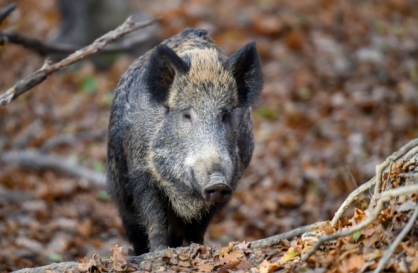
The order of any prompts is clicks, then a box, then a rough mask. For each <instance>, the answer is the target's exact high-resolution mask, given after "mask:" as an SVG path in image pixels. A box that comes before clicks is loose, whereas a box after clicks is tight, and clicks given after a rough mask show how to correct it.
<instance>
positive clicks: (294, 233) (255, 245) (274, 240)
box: [249, 221, 326, 249]
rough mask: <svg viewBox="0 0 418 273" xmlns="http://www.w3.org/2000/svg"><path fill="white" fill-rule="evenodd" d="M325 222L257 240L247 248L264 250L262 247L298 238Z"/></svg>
mask: <svg viewBox="0 0 418 273" xmlns="http://www.w3.org/2000/svg"><path fill="white" fill-rule="evenodd" d="M325 223H326V222H325V221H324V222H318V223H314V224H311V225H307V226H303V227H298V228H296V229H294V230H291V231H288V232H285V233H282V234H277V235H274V236H271V237H269V238H265V239H261V240H257V241H253V242H251V243H250V245H249V248H251V249H255V248H264V247H270V246H273V245H277V244H279V243H280V241H281V240H288V239H291V238H293V237H296V236H299V235H301V234H303V233H305V232H308V231H311V230H313V229H315V228H318V227H320V226H322V225H324V224H325Z"/></svg>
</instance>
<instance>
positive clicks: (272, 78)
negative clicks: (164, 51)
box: [0, 0, 418, 272]
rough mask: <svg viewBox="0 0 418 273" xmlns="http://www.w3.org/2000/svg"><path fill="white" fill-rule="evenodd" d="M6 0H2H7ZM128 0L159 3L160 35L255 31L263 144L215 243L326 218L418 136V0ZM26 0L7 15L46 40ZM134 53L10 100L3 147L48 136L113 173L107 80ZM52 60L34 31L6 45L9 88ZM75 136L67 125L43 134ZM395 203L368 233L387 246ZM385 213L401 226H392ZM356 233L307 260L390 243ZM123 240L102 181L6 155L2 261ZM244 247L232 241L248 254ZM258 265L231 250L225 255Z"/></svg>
mask: <svg viewBox="0 0 418 273" xmlns="http://www.w3.org/2000/svg"><path fill="white" fill-rule="evenodd" d="M11 2H12V1H9V0H0V9H1V8H2V7H3V6H5V5H6V4H9V3H11ZM132 2H133V5H134V7H135V8H137V9H139V8H140V9H141V10H142V11H144V12H147V13H149V14H150V15H151V16H155V17H158V16H161V17H162V18H163V19H162V21H161V23H160V24H159V31H158V39H159V40H162V39H164V38H167V37H170V36H172V35H174V34H176V33H178V32H179V31H181V30H182V29H184V28H186V27H202V28H207V29H209V30H210V31H211V32H212V36H213V37H214V40H215V41H216V43H217V44H218V45H219V46H220V47H221V48H222V49H223V50H224V51H225V52H226V53H227V54H228V55H230V54H232V53H234V52H235V51H237V50H238V49H239V48H240V47H242V46H243V45H244V44H246V43H247V42H250V41H253V40H254V41H256V42H257V47H258V49H259V52H260V55H261V58H262V65H263V70H264V74H265V87H264V91H263V95H262V101H261V103H260V105H259V106H257V107H255V108H254V109H253V119H254V133H255V139H256V148H255V151H254V154H253V159H252V162H251V165H250V167H249V168H248V170H247V171H246V173H245V175H244V177H243V178H242V180H241V183H240V186H239V188H238V190H237V191H236V192H235V193H234V196H233V198H232V200H231V202H230V203H229V205H228V206H227V208H226V209H225V210H224V211H223V212H222V213H221V214H220V215H219V216H218V217H217V218H216V219H215V221H214V222H213V223H212V224H211V225H210V227H209V229H208V232H207V237H206V244H207V245H208V246H210V247H212V248H216V247H218V246H227V245H228V243H229V242H233V241H246V242H251V241H253V240H257V239H261V238H266V237H269V236H273V235H275V234H279V233H282V232H285V231H289V230H292V229H294V228H297V227H300V226H303V225H308V224H311V223H315V222H318V221H324V220H329V219H331V218H332V217H333V215H334V213H335V212H336V210H337V209H338V207H339V206H340V204H342V202H343V201H344V200H345V198H346V197H347V196H348V194H349V193H350V192H352V191H353V190H354V189H356V188H357V187H358V186H359V185H360V184H362V183H364V182H366V181H368V180H369V179H370V178H371V177H373V176H374V175H375V172H376V168H375V167H376V165H378V164H380V163H381V162H383V161H384V160H385V158H386V157H387V156H389V155H390V154H391V153H392V152H394V151H396V150H398V149H399V148H400V147H401V146H403V145H404V144H406V143H407V142H408V141H409V140H411V139H414V138H418V27H417V26H418V1H415V0H388V1H377V0H376V1H362V0H354V1H332V0H323V1H319V0H318V1H269V0H267V1H265V0H263V1H249V0H244V1H243V0H228V1H226V0H225V1H213V0H187V1H152V2H151V1H132ZM17 4H18V10H17V11H15V12H13V14H11V15H10V16H9V18H8V19H7V20H5V21H4V22H3V23H1V24H0V30H6V29H10V30H16V31H19V32H20V33H23V34H26V35H28V36H31V37H37V38H38V39H40V40H43V41H48V40H51V39H52V38H53V37H54V35H56V34H57V31H58V24H59V14H58V13H57V10H56V8H55V2H54V1H53V0H44V1H30V0H21V1H17ZM162 7H164V8H162ZM134 59H135V56H131V55H118V56H117V58H115V62H114V63H113V65H112V66H111V67H109V68H108V69H107V70H99V69H97V68H96V67H95V65H94V64H93V63H92V62H90V61H83V62H81V63H79V64H77V65H75V66H74V67H72V69H67V70H65V71H63V72H60V73H57V74H55V75H52V76H50V77H49V78H48V79H47V80H46V81H44V82H43V83H42V84H40V85H39V86H37V87H35V88H34V89H33V90H31V91H29V92H28V93H27V94H24V95H22V96H21V97H20V98H18V99H17V100H15V101H13V102H11V103H10V104H9V105H7V106H0V153H6V152H10V151H22V150H24V151H32V152H34V151H38V152H40V151H43V152H44V154H47V155H51V156H57V157H60V158H65V159H68V160H71V161H72V162H74V163H77V164H79V165H80V166H83V167H86V168H89V169H91V170H94V171H96V172H99V173H102V174H103V182H104V181H105V160H106V128H107V125H108V119H109V111H110V104H111V101H112V98H113V91H112V90H113V89H114V88H115V86H116V85H117V83H118V81H119V78H120V76H121V75H122V74H123V72H124V71H125V70H126V69H127V68H128V67H129V65H130V64H131V63H132V62H133V60H134ZM43 62H44V58H43V57H40V56H39V55H37V54H36V53H33V52H32V51H30V50H27V49H24V48H23V47H20V46H16V45H11V44H6V45H3V46H0V92H1V93H2V92H4V91H5V90H7V88H9V87H11V86H13V85H14V84H15V83H16V82H17V81H18V80H19V79H21V78H23V77H25V76H27V75H29V74H30V73H32V72H34V71H35V70H37V69H39V68H40V67H41V66H42V64H43ZM65 137H67V138H68V137H69V139H70V140H68V141H63V142H61V144H58V145H54V146H52V148H48V147H47V143H51V142H50V141H51V140H54V139H55V140H56V139H63V138H65ZM370 196H371V193H370V192H366V193H365V194H364V195H362V196H361V198H359V199H358V200H357V201H356V203H355V204H354V206H352V207H350V208H349V209H348V210H347V212H346V214H345V216H347V217H348V218H347V219H351V221H353V219H356V220H355V221H361V220H359V219H362V217H363V216H362V210H363V209H364V208H365V205H364V202H365V203H367V202H368V199H369V198H370ZM414 198H415V199H416V197H414ZM415 199H414V200H415ZM415 201H416V200H415ZM354 207H356V208H357V209H356V210H354ZM366 207H367V205H366ZM397 209H399V208H398V207H396V208H395V207H392V209H387V210H386V211H384V216H385V217H386V218H385V217H383V216H382V217H383V218H384V219H380V220H379V221H381V222H377V223H376V224H375V225H373V226H370V227H369V228H368V229H367V230H366V231H364V233H362V234H361V236H363V237H362V238H367V239H368V241H367V243H366V242H364V244H363V246H364V245H367V247H369V248H370V249H378V250H379V251H383V250H384V249H385V247H386V246H387V245H388V244H390V241H391V240H392V239H393V237H394V236H395V235H396V234H397V233H398V229H399V228H400V227H402V226H403V225H404V223H405V222H406V220H407V215H410V214H411V212H408V211H406V212H405V211H402V210H397ZM399 213H400V214H399ZM402 213H404V214H405V213H406V214H405V215H404V214H402ZM399 215H401V216H399ZM402 215H403V216H402ZM347 219H346V220H345V221H348V220H347ZM388 221H389V222H392V223H398V224H397V228H398V229H396V228H393V227H391V228H389V227H387V223H388ZM382 223H386V224H383V225H382ZM341 225H342V224H341ZM417 232H418V226H417V225H415V226H414V229H413V231H411V234H410V237H407V239H405V242H404V243H403V245H402V247H401V248H403V249H400V250H399V251H400V252H402V251H403V255H406V256H408V255H409V256H408V257H415V258H417V257H418V252H417V251H416V249H418V243H417V235H418V234H417ZM389 233H390V234H389ZM373 234H380V235H375V236H374V237H373ZM379 236H381V237H379ZM382 236H386V237H385V238H386V239H384V240H383V239H382V238H383V237H382ZM408 238H409V239H408ZM358 239H359V238H358V237H356V238H354V239H353V238H351V239H350V238H348V239H347V238H345V239H344V240H345V241H344V240H343V239H341V240H340V241H338V242H337V246H338V247H335V249H334V251H335V252H333V254H332V255H331V254H329V253H328V254H324V255H322V256H320V255H319V254H318V255H317V256H316V259H317V264H316V265H315V263H313V264H312V262H311V263H310V264H309V268H310V270H312V271H311V272H328V271H329V272H365V271H367V270H371V269H372V268H373V266H375V263H370V261H371V260H372V261H374V260H376V259H377V258H378V257H380V256H381V253H377V254H376V256H374V257H372V258H370V257H369V258H367V257H365V256H364V255H362V253H363V252H362V251H363V250H361V251H360V250H359V248H358V245H357V244H356V242H357V241H358ZM353 240H354V241H356V242H354V241H353ZM382 242H383V243H382ZM287 243H288V245H287V246H286V242H285V243H284V246H283V245H282V246H280V247H276V248H271V249H268V250H263V252H262V253H259V254H257V255H259V260H260V263H262V262H263V261H265V262H266V263H274V262H275V261H277V260H278V259H279V257H280V259H281V257H282V256H283V255H284V253H289V249H291V248H292V247H294V248H293V249H292V251H293V250H294V249H295V248H296V249H298V247H297V246H298V244H300V241H299V242H298V241H297V240H296V243H295V241H288V242H287ZM379 243H380V244H379ZM115 244H118V245H119V246H123V249H122V254H123V255H127V253H128V250H129V248H130V245H129V243H128V242H127V241H126V239H125V237H124V231H123V228H122V225H121V221H120V219H119V216H118V213H117V211H116V208H115V206H114V204H113V203H112V201H111V200H110V198H109V196H108V195H107V193H106V191H105V189H104V188H97V187H94V186H91V185H90V184H89V183H88V182H87V181H86V180H85V179H76V178H72V177H70V176H66V175H63V174H62V173H59V172H55V171H52V170H42V171H36V170H27V169H24V168H21V167H19V166H16V165H13V164H11V165H9V164H2V163H0V271H4V272H7V271H11V270H17V269H21V268H24V267H34V266H39V265H46V264H49V263H52V262H62V261H79V260H80V259H81V258H83V257H92V255H93V254H95V253H97V254H99V255H100V257H102V258H106V257H107V258H109V257H110V256H111V255H112V251H110V248H111V247H113V246H114V245H115ZM342 245H345V246H344V247H342ZM355 245H357V247H356V246H355ZM245 248H246V246H245V244H244V245H241V248H240V250H239V251H238V250H236V251H238V252H239V253H238V254H237V253H235V254H234V255H236V256H240V255H241V256H245V255H246V254H245V251H249V250H245ZM355 249H356V250H355ZM118 251H119V250H118ZM201 251H203V250H201ZM230 251H231V250H229V251H228V253H234V252H233V251H232V252H230ZM116 252H117V251H116ZM336 252H338V256H336V255H337V254H336ZM344 253H345V254H344ZM405 253H406V254H405ZM241 256H240V257H241ZM406 256H405V260H404V264H401V265H400V263H401V262H402V259H399V263H392V264H390V265H388V266H389V267H388V268H389V269H388V270H392V271H391V272H408V270H413V268H417V270H418V267H413V266H418V265H415V264H413V263H412V262H411V261H410V260H408V259H407V258H406ZM240 257H238V258H240ZM260 257H261V258H260ZM336 257H337V258H336ZM402 257H403V256H402ZM234 258H237V257H234ZM238 258H237V259H238ZM202 259H203V258H202ZM229 262H230V261H229ZM367 263H369V264H367ZM243 264H244V263H243ZM365 264H366V266H365ZM265 265H266V266H267V269H265V270H267V271H262V270H264V269H263V268H261V267H259V268H258V269H254V270H260V271H261V272H273V271H274V270H281V267H274V266H273V267H268V266H269V265H267V264H265ZM218 266H220V265H218ZM246 266H247V267H246ZM252 267H254V266H253V265H249V264H246V265H242V267H239V264H235V266H234V267H231V268H226V269H225V270H227V269H231V270H236V271H239V270H241V271H242V272H244V271H246V270H249V269H250V268H252ZM214 268H215V269H216V268H217V267H212V268H209V269H208V268H206V269H207V270H208V272H209V271H211V270H214ZM283 268H284V267H283ZM302 268H303V267H301V266H300V265H298V267H295V268H293V269H289V268H287V269H286V270H294V271H298V270H302ZM315 268H316V270H317V271H315ZM405 268H406V269H405ZM411 268H412V269H411ZM404 269H405V270H406V271H403V270H404ZM306 270H308V269H306ZM321 270H322V271H321ZM223 272H227V271H223ZM289 272H292V271H289ZM409 272H411V271H409Z"/></svg>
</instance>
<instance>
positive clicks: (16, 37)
mask: <svg viewBox="0 0 418 273" xmlns="http://www.w3.org/2000/svg"><path fill="white" fill-rule="evenodd" d="M145 41H146V39H144V38H141V39H136V40H133V39H132V40H128V41H126V42H125V43H122V44H120V45H108V46H106V47H105V48H103V49H102V50H100V53H106V54H112V53H119V52H126V51H129V50H132V49H133V48H135V47H137V46H138V45H139V44H141V43H144V42H145ZM4 43H12V44H16V45H21V46H23V47H25V48H27V49H29V50H33V51H35V52H36V53H38V54H39V55H41V56H45V55H48V54H55V53H61V54H70V53H73V52H74V51H77V50H80V49H81V48H82V47H80V46H74V45H69V44H53V43H45V42H42V41H41V40H39V39H37V38H32V37H26V36H24V35H22V34H20V33H18V32H16V31H3V32H2V31H0V44H4Z"/></svg>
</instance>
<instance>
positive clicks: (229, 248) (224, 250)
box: [219, 242, 237, 256]
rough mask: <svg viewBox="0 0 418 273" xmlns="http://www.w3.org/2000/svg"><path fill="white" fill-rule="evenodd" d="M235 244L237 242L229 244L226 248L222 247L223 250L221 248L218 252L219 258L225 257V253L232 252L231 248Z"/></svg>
mask: <svg viewBox="0 0 418 273" xmlns="http://www.w3.org/2000/svg"><path fill="white" fill-rule="evenodd" d="M236 243H237V242H229V244H228V246H226V247H223V248H221V249H220V250H219V255H220V256H223V255H225V254H227V253H229V252H231V251H232V248H233V247H234V245H235V244H236Z"/></svg>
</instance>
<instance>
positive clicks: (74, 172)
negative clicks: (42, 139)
mask: <svg viewBox="0 0 418 273" xmlns="http://www.w3.org/2000/svg"><path fill="white" fill-rule="evenodd" d="M0 162H3V163H5V164H16V165H18V166H20V167H23V168H27V169H35V170H54V171H58V172H62V173H65V174H67V175H70V176H75V177H79V178H85V179H87V180H88V181H89V182H91V183H92V184H93V185H94V186H96V187H99V188H103V187H104V186H105V184H106V183H105V182H106V179H105V174H102V173H98V172H95V171H92V170H89V169H86V168H84V167H82V166H80V165H77V164H75V163H73V162H71V161H69V160H67V159H63V158H60V157H56V156H50V155H43V154H40V153H38V152H35V151H12V152H6V153H2V154H1V155H0Z"/></svg>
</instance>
